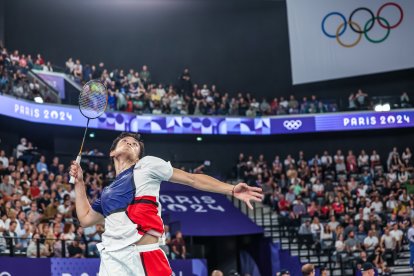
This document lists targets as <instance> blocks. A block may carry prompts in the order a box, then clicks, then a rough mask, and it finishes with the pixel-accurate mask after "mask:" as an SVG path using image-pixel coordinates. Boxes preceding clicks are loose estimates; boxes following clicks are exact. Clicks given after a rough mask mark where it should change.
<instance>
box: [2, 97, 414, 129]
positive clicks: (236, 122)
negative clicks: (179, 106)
mask: <svg viewBox="0 0 414 276" xmlns="http://www.w3.org/2000/svg"><path fill="white" fill-rule="evenodd" d="M0 115H5V116H9V117H13V118H17V119H21V120H26V121H30V122H34V123H45V124H54V125H65V126H75V127H84V126H85V123H86V119H85V118H84V117H83V116H82V115H81V113H80V112H79V109H78V108H77V107H76V106H68V105H52V104H36V103H34V102H29V101H25V100H18V99H15V98H12V97H8V96H0ZM413 126H414V110H412V109H411V110H398V111H391V112H373V111H364V112H348V113H326V114H314V115H296V116H273V117H260V118H247V117H243V118H241V117H218V116H216V117H214V116H211V117H207V116H204V117H196V116H169V115H164V116H160V115H157V116H154V115H137V114H134V113H124V112H106V113H104V114H103V115H102V116H101V117H100V118H98V119H96V120H91V122H90V125H89V127H90V128H99V129H106V130H115V131H132V132H141V133H152V134H206V135H272V134H290V133H309V132H322V131H347V130H371V129H384V128H404V127H413Z"/></svg>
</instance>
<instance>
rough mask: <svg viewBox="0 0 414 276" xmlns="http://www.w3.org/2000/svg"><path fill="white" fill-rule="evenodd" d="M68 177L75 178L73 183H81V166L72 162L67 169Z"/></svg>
mask: <svg viewBox="0 0 414 276" xmlns="http://www.w3.org/2000/svg"><path fill="white" fill-rule="evenodd" d="M69 175H70V176H73V177H74V178H75V183H80V182H83V171H82V168H81V166H80V165H79V164H78V163H76V161H72V164H71V165H70V169H69Z"/></svg>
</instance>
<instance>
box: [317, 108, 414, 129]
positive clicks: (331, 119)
mask: <svg viewBox="0 0 414 276" xmlns="http://www.w3.org/2000/svg"><path fill="white" fill-rule="evenodd" d="M315 126H316V131H336V130H357V129H358V130H361V129H384V128H401V127H413V126H414V111H412V110H410V111H392V112H358V113H341V114H326V115H320V116H315Z"/></svg>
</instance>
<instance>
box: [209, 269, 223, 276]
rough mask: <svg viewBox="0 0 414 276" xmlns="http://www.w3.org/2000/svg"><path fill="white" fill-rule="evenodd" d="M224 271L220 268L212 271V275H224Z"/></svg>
mask: <svg viewBox="0 0 414 276" xmlns="http://www.w3.org/2000/svg"><path fill="white" fill-rule="evenodd" d="M223 275H224V274H223V272H221V271H220V270H214V271H213V272H211V276H223Z"/></svg>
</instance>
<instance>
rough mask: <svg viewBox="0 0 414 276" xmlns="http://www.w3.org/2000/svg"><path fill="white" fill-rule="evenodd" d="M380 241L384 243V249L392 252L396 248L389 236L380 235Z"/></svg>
mask: <svg viewBox="0 0 414 276" xmlns="http://www.w3.org/2000/svg"><path fill="white" fill-rule="evenodd" d="M381 240H382V241H383V242H384V246H385V249H390V250H394V249H395V246H396V242H395V238H394V237H392V236H391V235H385V234H384V235H382V237H381Z"/></svg>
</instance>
